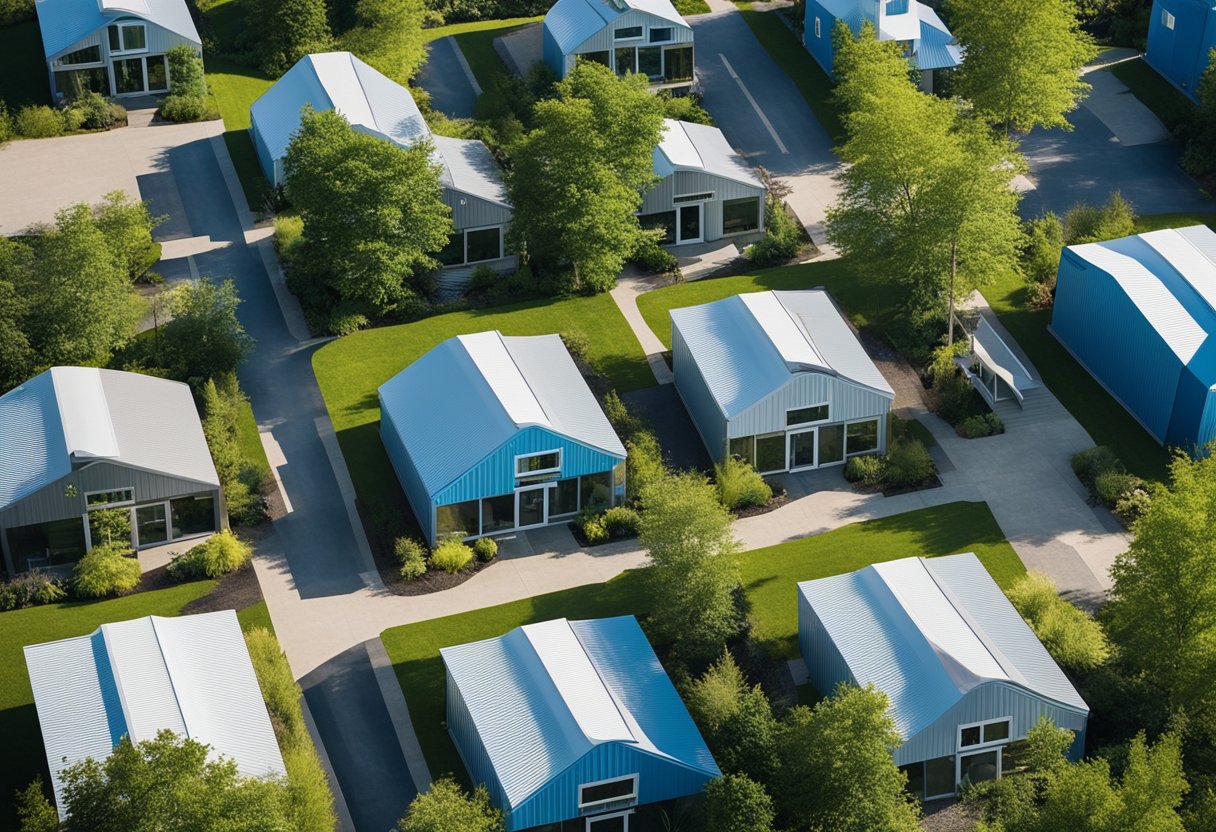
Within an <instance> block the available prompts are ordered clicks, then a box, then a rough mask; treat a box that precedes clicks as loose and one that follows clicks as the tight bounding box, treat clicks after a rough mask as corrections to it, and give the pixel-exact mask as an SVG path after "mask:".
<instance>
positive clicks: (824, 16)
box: [802, 0, 836, 75]
mask: <svg viewBox="0 0 1216 832" xmlns="http://www.w3.org/2000/svg"><path fill="white" fill-rule="evenodd" d="M815 18H819V37H815ZM803 22H804V27H803V33H802V43H803V46H805V47H806V51H808V52H810V53H811V57H812V58H814V59H815V61H816V63H818V64H819V66H820V67H821V68H822V69H823V71H824V72H826V73H827V74H828V75H831V74H832V61H833V58H832V30H833V29H835V28H836V18H835V17H834V16H833V15H832V13H831V12H829V11H828V10H827V9H826V8H824V7H823V4H822V3H820V2H819V0H807V3H806V14H805V17H804V18H803Z"/></svg>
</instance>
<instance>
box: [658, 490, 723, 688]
mask: <svg viewBox="0 0 1216 832" xmlns="http://www.w3.org/2000/svg"><path fill="white" fill-rule="evenodd" d="M642 504H643V505H644V506H646V510H645V511H644V512H642V519H641V524H640V526H641V527H640V529H639V534H638V538H639V542H640V543H641V544H642V548H644V549H646V550H647V552H648V554H649V556H650V561H649V564H648V566H647V568H646V575H647V578H648V579H649V581H650V585H651V587H652V590H653V593H654V601H655V603H654V605H653V607H652V609H653V610H654V612H653V613H652V618H651V622H652V624H653V628H654V633H655V635H656V636H657V637H658V638H659V640H660V641H663V642H665V643H668V644H673V645H674V646H675V649H676V652H677V653H678V654H679V655H680V656H681V657H683V658H685V659H686V660H687V661H690V662H692V663H694V664H696V663H701V662H706V661H709V660H711V659H712V658H713V657H715V656H718V655H721V653H722V647H723V645H724V644H725V642H726V640H727V639H728V638H730V637H731V636H733V635H735V634H736V633H738V632H739V625H740V621H739V613H738V611H737V609H736V607H735V600H734V592H735V588H736V587H738V586H739V564H738V551H739V544H738V541H736V540H735V538H734V534H733V533H732V531H731V520H732V519H733V518H732V516H731V514H730V512H728V511H727V510H726V509H724V508H723V507H722V504H721V503H720V502H719V501H718V492H717V490H716V489H715V488H714V487H713V486H712V485H710V483H709V482H708V481H706V479H705V478H704V477H703V476H701V475H700V474H695V473H692V472H687V473H679V474H670V475H668V476H666V477H664V478H662V479H661V480H659V481H657V482H655V483H654V484H652V485H651V486H649V487H648V488H647V490H646V491H645V492H644V493H643V494H642Z"/></svg>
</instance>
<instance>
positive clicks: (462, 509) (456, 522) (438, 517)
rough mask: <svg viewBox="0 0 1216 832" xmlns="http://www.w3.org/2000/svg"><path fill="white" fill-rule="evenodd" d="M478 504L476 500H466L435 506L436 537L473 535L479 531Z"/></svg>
mask: <svg viewBox="0 0 1216 832" xmlns="http://www.w3.org/2000/svg"><path fill="white" fill-rule="evenodd" d="M477 512H478V505H477V501H476V500H466V501H465V502H463V503H449V504H448V505H446V506H437V507H436V508H435V537H436V539H441V538H445V537H448V536H449V535H460V536H461V537H472V536H473V535H475V534H477V533H478V528H477V522H478V521H477Z"/></svg>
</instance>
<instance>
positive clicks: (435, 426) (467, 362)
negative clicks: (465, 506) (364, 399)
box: [379, 331, 625, 494]
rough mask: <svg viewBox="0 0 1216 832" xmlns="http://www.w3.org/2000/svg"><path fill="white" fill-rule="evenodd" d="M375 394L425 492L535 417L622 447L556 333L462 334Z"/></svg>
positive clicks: (620, 451) (602, 446)
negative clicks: (398, 436) (386, 413)
mask: <svg viewBox="0 0 1216 832" xmlns="http://www.w3.org/2000/svg"><path fill="white" fill-rule="evenodd" d="M379 394H380V405H381V407H382V408H383V409H384V410H385V411H387V412H388V414H389V416H390V418H391V419H392V422H393V424H394V425H395V426H396V429H397V432H398V433H399V435H400V437H401V441H402V443H403V444H404V445H405V447H406V450H407V451H409V454H410V459H411V460H412V461H413V463H414V467H415V468H416V469H417V471H418V475H419V476H420V477H421V478H422V481H423V483H424V484H425V485H426V487H427V490H428V491H429V492H430V493H431V494H435V493H438V492H439V491H440V490H441V489H442V488H443V487H444V486H446V485H448V484H450V483H451V482H452V481H453V480H455V479H456V478H458V477H460V476H462V475H463V474H464V473H465V472H467V471H468V470H469V469H470V468H471V467H472V466H473V465H475V464H476V463H477V462H479V461H481V460H482V459H484V458H485V457H486V456H487V455H489V454H490V453H491V452H492V451H494V450H495V449H496V448H498V447H499V446H501V445H502V444H503V443H504V442H506V441H507V440H508V439H509V438H511V437H512V436H514V435H515V433H516V432H518V431H519V430H521V429H523V428H526V427H529V426H532V425H535V426H539V427H543V428H548V429H549V430H552V431H554V432H555V433H558V434H561V435H563V436H567V437H569V438H570V439H573V440H575V441H577V442H582V443H583V444H585V445H588V446H590V447H592V448H597V449H599V450H601V451H603V452H605V453H607V454H611V455H614V456H618V457H620V458H622V459H623V458H624V457H625V448H624V446H623V445H622V444H621V440H620V439H619V438H618V437H617V435H616V432H615V431H614V430H613V429H612V425H611V424H610V423H609V422H608V417H606V416H605V415H604V411H603V410H601V409H600V406H599V402H597V401H596V400H595V396H594V395H593V394H592V393H591V390H590V389H589V388H588V387H587V383H586V381H584V380H583V377H582V374H581V373H580V372H579V370H578V367H577V366H575V364H574V360H573V359H572V358H571V357H570V353H569V352H568V351H567V350H566V346H565V344H563V343H562V340H561V337H560V336H558V335H535V336H504V335H502V334H501V333H499V332H497V331H492V332H481V333H476V334H472V335H458V336H456V337H454V338H449V339H448V340H446V341H444V342H443V343H441V344H439V345H438V346H436V347H435V348H434V349H432V350H430V351H429V352H428V353H426V355H423V356H422V357H421V358H419V359H418V360H417V361H415V362H414V363H413V364H411V365H410V366H408V367H406V368H405V369H404V370H402V371H401V372H400V373H398V374H397V375H395V376H393V378H391V379H389V380H388V381H386V382H385V383H384V384H383V385H381V386H380V389H379ZM421 402H425V406H420V405H419V403H421Z"/></svg>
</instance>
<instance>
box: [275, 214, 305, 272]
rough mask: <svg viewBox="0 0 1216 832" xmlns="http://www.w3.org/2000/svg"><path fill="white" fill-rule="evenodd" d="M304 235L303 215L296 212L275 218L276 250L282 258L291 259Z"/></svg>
mask: <svg viewBox="0 0 1216 832" xmlns="http://www.w3.org/2000/svg"><path fill="white" fill-rule="evenodd" d="M303 237H304V218H303V217H300V216H298V215H296V214H279V215H278V216H276V217H275V218H274V250H275V252H276V253H277V254H278V255H279V259H280V260H283V261H288V260H290V259H291V255H292V251H293V250H294V249H295V247H296V246H297V245H299V244H300V240H301V239H302V238H303Z"/></svg>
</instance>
